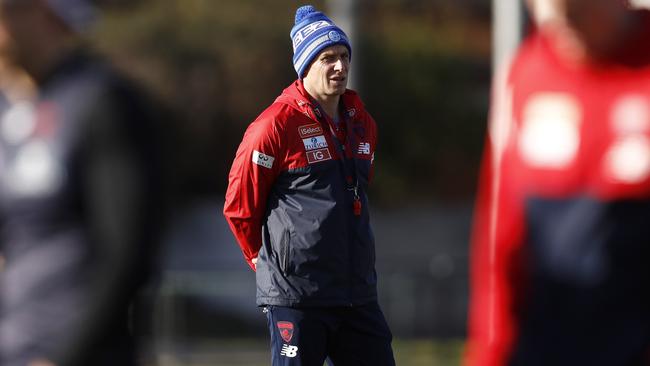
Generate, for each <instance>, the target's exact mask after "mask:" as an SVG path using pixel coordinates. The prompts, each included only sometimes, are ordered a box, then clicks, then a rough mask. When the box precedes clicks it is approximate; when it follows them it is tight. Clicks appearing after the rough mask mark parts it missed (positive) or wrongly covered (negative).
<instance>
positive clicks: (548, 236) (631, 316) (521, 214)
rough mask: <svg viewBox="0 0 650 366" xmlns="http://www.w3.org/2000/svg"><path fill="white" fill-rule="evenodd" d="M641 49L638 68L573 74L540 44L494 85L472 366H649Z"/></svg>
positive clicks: (542, 39) (648, 189) (648, 114)
mask: <svg viewBox="0 0 650 366" xmlns="http://www.w3.org/2000/svg"><path fill="white" fill-rule="evenodd" d="M646 39H647V38H646ZM640 45H641V43H640V44H637V45H636V46H635V47H636V49H637V50H641V51H642V52H638V53H637V56H638V57H637V58H636V59H631V58H629V59H625V60H622V61H621V62H615V61H611V62H607V63H599V64H596V63H581V62H576V63H568V62H565V61H564V60H563V59H561V58H560V57H559V56H558V54H557V53H556V50H555V48H554V47H553V46H552V41H551V39H550V38H548V37H546V36H543V35H540V34H536V35H533V36H531V37H529V38H528V39H527V41H526V42H525V43H524V44H523V45H522V47H521V48H520V50H519V52H518V54H517V55H516V57H515V59H514V62H513V63H512V64H511V65H510V67H509V69H508V73H507V74H503V75H501V76H499V77H497V81H496V83H495V85H496V87H495V89H494V90H495V94H494V95H493V104H492V110H491V113H492V115H491V124H490V128H489V138H488V140H487V147H486V151H485V155H484V158H485V159H484V162H483V171H482V178H481V182H480V188H479V197H478V202H477V210H476V214H475V222H474V228H473V236H472V252H471V255H472V265H471V303H470V317H469V338H468V348H467V350H468V352H467V355H466V356H467V357H466V364H468V365H472V366H491V365H494V366H498V365H527V366H530V365H533V366H535V365H650V291H649V289H650V265H649V264H650V57H649V56H650V53H648V52H647V47H645V48H644V47H641V46H640ZM643 49H645V51H643ZM631 54H632V53H630V54H628V55H631ZM620 55H623V54H620ZM626 58H627V55H626ZM628 61H633V62H628Z"/></svg>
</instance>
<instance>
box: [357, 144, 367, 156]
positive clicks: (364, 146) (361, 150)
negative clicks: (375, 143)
mask: <svg viewBox="0 0 650 366" xmlns="http://www.w3.org/2000/svg"><path fill="white" fill-rule="evenodd" d="M358 152H359V154H363V155H370V143H368V142H362V143H360V144H359V150H358Z"/></svg>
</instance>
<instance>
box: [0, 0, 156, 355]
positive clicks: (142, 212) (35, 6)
mask: <svg viewBox="0 0 650 366" xmlns="http://www.w3.org/2000/svg"><path fill="white" fill-rule="evenodd" d="M95 16H96V9H95V8H94V7H93V6H91V5H90V2H89V1H86V0H0V66H1V67H0V70H1V72H0V87H1V88H2V90H1V91H2V93H1V96H2V98H1V99H0V251H1V252H2V255H3V256H4V258H5V263H4V269H3V270H2V273H0V364H1V365H2V366H26V365H29V366H41V365H56V366H77V365H84V366H86V365H111V366H115V365H120V366H122V365H133V364H135V354H134V348H133V344H132V341H131V337H130V334H129V328H128V327H129V324H128V322H127V320H128V319H127V314H128V306H129V302H130V300H131V298H132V296H133V294H134V292H135V290H136V289H137V288H138V286H139V285H140V284H141V283H142V281H143V280H144V278H145V276H146V272H147V270H148V265H147V263H148V262H149V259H150V255H151V253H150V252H149V250H150V249H152V247H151V244H152V243H154V239H155V232H156V230H155V228H156V226H157V224H158V223H159V218H160V215H159V213H160V210H159V209H160V202H161V201H160V198H161V196H160V194H159V193H160V192H161V190H160V188H159V181H158V178H159V174H158V172H159V167H160V164H159V163H160V162H159V155H158V147H157V145H156V143H155V141H156V138H155V130H154V129H153V128H152V123H151V122H152V120H151V119H152V118H151V116H152V114H151V113H150V108H149V106H148V102H147V101H146V98H144V97H142V96H141V95H140V94H139V92H137V91H136V88H134V87H132V86H131V84H130V83H129V82H127V81H126V80H125V79H123V78H121V77H120V76H118V75H117V73H116V72H114V71H113V70H112V69H111V67H110V66H109V65H108V64H107V63H106V62H104V61H102V60H101V59H100V58H99V57H98V56H95V55H94V53H93V52H92V51H90V50H89V48H88V47H87V45H86V44H85V42H84V41H83V37H82V35H83V34H84V31H85V30H86V29H87V27H89V26H90V25H91V23H92V22H93V20H94V18H95Z"/></svg>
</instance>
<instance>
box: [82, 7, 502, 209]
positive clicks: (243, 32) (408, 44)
mask: <svg viewBox="0 0 650 366" xmlns="http://www.w3.org/2000/svg"><path fill="white" fill-rule="evenodd" d="M105 1H106V4H104V18H103V20H102V22H101V23H100V24H99V27H98V28H97V30H96V32H94V34H93V35H92V37H93V38H94V40H95V41H96V42H97V44H98V47H99V49H100V50H101V51H103V52H104V53H107V54H108V55H109V56H111V57H112V59H113V60H115V63H116V64H117V65H118V66H119V67H120V68H123V69H124V70H126V71H127V73H129V74H130V75H131V76H132V77H133V78H135V79H136V80H138V81H140V82H141V83H142V84H143V85H145V86H146V87H147V88H148V89H149V90H150V91H151V92H152V93H153V94H154V95H155V96H156V97H157V98H158V99H159V100H160V101H162V104H161V108H165V110H166V115H168V116H170V117H171V118H170V119H169V120H168V121H164V122H161V123H164V124H165V125H164V127H165V129H167V131H168V132H169V136H170V138H171V139H170V145H169V146H168V149H169V152H170V154H171V156H172V157H173V162H172V164H173V167H172V168H173V172H174V176H176V177H177V178H179V179H177V180H176V181H177V185H178V186H179V187H178V188H180V189H181V190H182V191H183V192H185V193H186V194H187V196H188V197H192V196H205V195H210V196H218V197H221V196H222V195H223V192H224V191H225V187H226V184H227V174H228V169H229V167H230V164H231V162H232V159H233V157H234V153H235V151H236V148H237V145H238V143H239V141H240V139H241V136H242V134H243V131H244V130H245V128H246V126H247V125H248V124H249V123H250V122H251V121H252V120H253V119H254V118H255V117H256V116H257V115H258V114H259V113H260V112H261V111H262V110H263V109H264V108H266V107H267V106H268V105H269V104H270V103H271V102H272V101H273V100H274V99H275V97H276V96H277V95H278V94H279V93H280V91H281V90H282V89H283V88H284V87H286V86H287V85H288V84H289V83H291V82H292V81H293V80H294V79H295V72H294V70H293V67H292V63H291V58H292V49H291V41H290V39H289V31H290V29H291V27H292V26H293V17H294V12H295V9H296V8H297V7H298V6H300V5H303V4H305V3H311V4H312V5H314V6H316V7H317V8H318V9H323V10H325V9H326V4H325V2H324V1H322V0H319V1H310V2H305V1H300V2H298V1H289V0H138V1H123V0H105ZM489 5H490V4H489V2H485V1H479V0H459V1H454V2H451V1H446V0H358V2H357V6H358V12H357V14H358V30H357V39H356V44H353V48H354V49H353V62H354V67H355V69H354V70H353V72H355V73H356V77H357V80H358V85H357V87H356V88H357V89H358V90H359V91H360V93H361V96H362V98H363V99H364V101H365V103H366V105H367V107H368V109H369V110H370V112H371V113H372V114H373V115H374V117H375V119H376V120H377V122H378V125H379V133H380V136H379V138H380V141H379V146H378V152H377V158H376V163H377V167H376V177H375V184H374V187H373V190H374V192H372V194H373V195H374V198H373V202H375V204H376V205H382V206H393V205H400V204H409V203H413V204H420V203H422V202H426V201H432V200H436V201H444V202H448V201H466V200H468V199H470V198H471V197H472V195H473V194H474V189H475V188H474V187H475V181H476V175H477V171H478V162H479V156H480V151H481V149H482V142H483V132H484V129H485V120H486V114H487V113H486V112H487V105H488V89H489V81H490V68H489V67H490V65H489V63H490V58H489V54H490V8H489Z"/></svg>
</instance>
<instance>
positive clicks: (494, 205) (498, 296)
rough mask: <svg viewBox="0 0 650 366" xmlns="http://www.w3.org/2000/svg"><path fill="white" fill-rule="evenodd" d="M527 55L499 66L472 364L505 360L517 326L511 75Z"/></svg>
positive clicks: (486, 158) (485, 168)
mask: <svg viewBox="0 0 650 366" xmlns="http://www.w3.org/2000/svg"><path fill="white" fill-rule="evenodd" d="M522 58H523V57H522V55H521V54H519V55H518V56H517V60H515V61H514V63H513V64H512V65H513V66H512V68H509V67H503V68H502V69H501V70H499V71H498V72H497V75H496V76H495V78H494V82H493V90H492V106H491V111H490V123H489V132H488V137H487V139H486V142H485V151H484V155H483V161H482V167H481V172H480V186H479V192H478V198H477V203H476V207H475V213H474V224H473V231H472V247H471V258H472V261H471V267H470V279H471V302H470V311H469V335H468V336H469V337H468V343H467V351H466V355H465V356H466V357H465V361H466V362H465V363H466V364H467V365H481V366H486V365H504V364H506V363H507V362H506V361H507V356H508V354H509V351H510V348H511V345H512V343H513V339H514V337H515V332H516V326H515V318H514V314H515V312H516V300H517V299H520V298H521V294H520V292H521V290H519V289H521V288H522V286H521V284H522V282H523V281H524V278H523V276H522V275H523V271H521V268H519V266H520V265H521V263H522V261H521V260H519V257H520V256H521V255H522V254H521V237H522V234H523V228H522V227H523V225H524V221H523V210H522V208H521V207H520V205H521V201H518V200H517V199H516V192H515V191H514V188H513V187H512V185H511V184H509V182H511V180H510V179H508V178H509V176H510V174H511V172H510V171H509V166H510V160H511V158H512V157H511V156H510V155H509V150H510V148H509V146H508V145H510V143H511V141H512V133H513V130H514V128H515V126H514V121H513V118H512V116H513V110H512V107H513V106H512V103H513V97H512V87H511V80H512V78H516V77H517V76H516V72H515V69H516V65H517V64H519V63H520V62H521V59H522ZM509 65H510V64H509Z"/></svg>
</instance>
